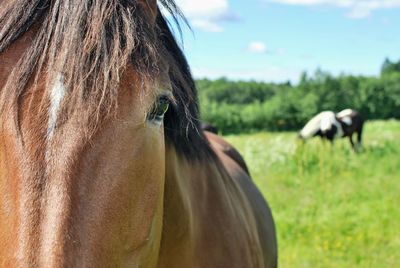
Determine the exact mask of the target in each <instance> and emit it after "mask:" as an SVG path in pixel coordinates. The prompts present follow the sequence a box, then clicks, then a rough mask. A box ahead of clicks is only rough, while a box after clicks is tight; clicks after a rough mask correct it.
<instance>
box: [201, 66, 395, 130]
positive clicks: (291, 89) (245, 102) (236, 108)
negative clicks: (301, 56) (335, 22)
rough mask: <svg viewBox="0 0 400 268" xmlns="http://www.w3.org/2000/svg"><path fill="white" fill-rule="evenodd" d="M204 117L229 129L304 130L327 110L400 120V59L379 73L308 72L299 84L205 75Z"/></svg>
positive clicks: (203, 90) (220, 128)
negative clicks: (248, 80) (237, 79)
mask: <svg viewBox="0 0 400 268" xmlns="http://www.w3.org/2000/svg"><path fill="white" fill-rule="evenodd" d="M196 85H197V88H198V93H199V99H200V105H201V106H200V109H201V119H202V120H203V121H207V122H210V123H212V124H214V125H215V126H216V127H218V129H219V130H220V131H221V132H222V133H224V134H227V133H241V132H252V131H259V130H269V131H289V130H298V129H300V128H301V127H302V126H303V125H304V124H305V123H306V122H307V121H308V120H309V119H310V118H311V117H313V116H314V115H316V114H317V113H319V112H321V111H324V110H332V111H337V112H338V111H341V110H343V109H346V108H353V109H356V110H358V111H359V112H360V113H361V114H362V115H363V116H364V118H365V119H392V118H394V119H400V61H398V62H392V61H390V60H389V59H386V60H385V61H384V63H383V64H382V67H381V73H380V75H379V76H378V77H367V76H354V75H344V74H343V75H339V76H333V75H331V74H329V73H328V72H324V71H322V70H317V71H316V72H315V73H314V74H312V75H309V74H307V73H306V72H304V73H303V74H302V75H301V78H300V81H299V83H298V84H297V85H292V84H291V83H290V82H287V83H280V84H276V83H260V82H255V81H251V82H243V81H230V80H228V79H226V78H221V79H218V80H214V81H211V80H208V79H201V80H197V81H196Z"/></svg>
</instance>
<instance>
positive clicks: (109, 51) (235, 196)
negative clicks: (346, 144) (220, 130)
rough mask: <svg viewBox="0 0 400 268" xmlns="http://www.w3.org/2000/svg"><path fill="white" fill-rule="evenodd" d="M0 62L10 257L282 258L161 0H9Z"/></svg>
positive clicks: (5, 254) (237, 264)
mask: <svg viewBox="0 0 400 268" xmlns="http://www.w3.org/2000/svg"><path fill="white" fill-rule="evenodd" d="M159 3H161V4H162V5H163V6H164V8H163V10H164V11H170V12H171V13H172V16H179V15H180V11H179V9H178V8H177V7H176V5H175V3H174V2H173V1H172V0H163V1H159ZM22 11H23V12H22ZM0 62H1V65H0V116H1V119H0V120H1V128H0V196H1V198H0V266H1V267H54V268H59V267H145V268H150V267H160V268H163V267H171V268H175V267H191V268H202V267H207V268H208V267H221V268H224V267H225V268H228V267H229V268H242V267H259V268H261V267H276V266H277V243H276V234H275V227H274V222H273V218H272V214H271V211H270V209H269V207H268V205H267V203H266V202H265V200H264V198H263V196H262V195H261V193H260V192H259V190H258V189H257V188H256V186H255V185H254V184H253V182H252V181H251V179H250V177H249V175H248V173H246V171H245V169H244V167H241V165H240V163H238V162H237V161H235V159H234V157H231V156H230V155H229V154H226V153H225V152H224V150H222V149H221V148H220V145H221V142H219V141H216V140H214V139H212V138H210V137H209V138H208V135H205V134H204V133H203V132H202V131H201V129H200V125H199V123H198V122H197V120H196V118H199V112H198V103H197V92H196V89H195V87H194V81H193V78H192V76H191V74H190V69H189V66H188V64H187V62H186V59H185V57H184V55H183V53H182V51H181V49H180V48H179V46H178V44H177V42H176V41H175V38H174V37H173V34H172V32H171V30H170V28H169V25H168V22H167V21H166V19H165V18H164V16H163V15H162V13H161V12H160V9H159V7H158V5H157V1H156V0H132V1H126V0H102V1H87V0H70V1H51V0H33V1H28V0H15V1H2V2H1V4H0ZM219 139H220V138H219Z"/></svg>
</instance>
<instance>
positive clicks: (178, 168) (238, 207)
mask: <svg viewBox="0 0 400 268" xmlns="http://www.w3.org/2000/svg"><path fill="white" fill-rule="evenodd" d="M217 154H218V156H217V155H213V156H210V158H209V159H201V160H188V159H186V158H185V157H184V156H183V155H180V154H179V153H177V152H176V150H174V148H172V147H170V146H167V156H166V161H167V165H166V180H165V192H164V225H163V233H162V241H161V248H160V261H159V267H171V265H172V264H173V265H172V266H175V267H212V266H215V263H212V262H210V263H207V260H206V259H204V257H202V255H201V254H202V252H204V250H207V249H209V248H208V247H210V246H212V247H215V248H219V247H221V248H229V250H227V252H230V250H232V251H234V250H233V249H232V248H230V247H241V248H240V250H239V251H240V252H241V253H242V255H241V256H229V259H231V260H232V259H235V258H236V257H237V258H238V259H237V260H236V263H238V265H239V267H241V266H240V265H242V267H258V265H255V263H257V264H259V263H262V262H263V260H260V259H258V258H257V257H254V252H252V249H254V245H257V244H259V241H258V238H257V237H258V235H257V234H256V233H255V230H256V227H255V225H256V223H255V222H254V221H253V220H254V215H253V214H252V212H251V211H252V209H251V208H250V205H249V203H248V199H247V197H245V193H244V192H243V191H242V188H243V185H241V182H240V179H239V178H233V177H232V176H231V174H228V171H227V169H226V166H225V164H226V163H224V164H223V163H222V162H221V156H220V155H219V152H217ZM222 157H226V156H222ZM229 161H231V162H229V163H228V164H232V165H233V166H235V167H237V168H238V169H237V171H238V172H237V174H238V175H239V177H240V176H242V175H243V176H244V177H245V178H246V179H247V178H248V177H247V175H246V173H245V172H244V171H243V170H241V169H240V168H239V167H238V166H237V165H236V164H234V162H233V161H232V160H229ZM224 232H229V233H230V235H229V238H227V237H226V235H225V234H224ZM207 237H208V238H207ZM211 241H212V243H213V244H212V245H211V244H208V243H210V242H211ZM239 241H240V243H239V244H241V245H237V244H236V243H238V242H239ZM218 243H220V244H218ZM227 243H228V244H229V246H228V245H227ZM235 250H236V249H235ZM216 254H218V253H216ZM256 254H258V253H256ZM258 256H260V255H258ZM174 257H176V258H174ZM224 257H226V256H224ZM218 258H222V257H221V256H218V257H216V259H218ZM209 259H212V256H211V255H210V256H209ZM193 260H195V261H194V262H193ZM202 261H204V263H203V264H199V263H200V262H202ZM234 262H235V261H232V263H234ZM246 262H247V263H246ZM177 263H178V264H181V265H177ZM244 263H246V264H244ZM249 263H251V264H249ZM249 265H250V266H249Z"/></svg>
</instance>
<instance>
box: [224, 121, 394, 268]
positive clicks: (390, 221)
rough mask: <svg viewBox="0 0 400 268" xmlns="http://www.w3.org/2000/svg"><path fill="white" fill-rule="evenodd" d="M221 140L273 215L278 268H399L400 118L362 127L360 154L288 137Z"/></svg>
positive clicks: (339, 145) (341, 143)
mask: <svg viewBox="0 0 400 268" xmlns="http://www.w3.org/2000/svg"><path fill="white" fill-rule="evenodd" d="M226 138H227V139H228V141H229V142H231V143H232V144H233V145H235V146H236V147H237V148H238V149H239V151H240V152H241V153H242V154H243V156H244V158H245V159H246V161H247V163H248V165H249V168H250V172H251V174H252V176H253V179H254V180H255V182H256V184H257V185H258V186H259V188H260V189H261V191H262V193H263V194H264V196H265V197H266V199H267V200H268V202H269V203H270V206H271V208H272V210H273V214H274V218H275V222H276V227H277V232H278V243H279V266H280V267H282V268H296V267H301V268H306V267H310V268H315V267H323V268H325V267H327V268H328V267H341V268H342V267H343V268H345V267H352V268H353V267H379V268H381V267H400V121H394V120H393V121H373V122H368V123H367V124H366V128H365V133H364V149H363V151H362V152H361V153H359V154H356V153H354V152H353V151H352V150H351V148H350V145H349V142H348V140H347V139H346V140H345V139H343V140H340V141H337V142H336V143H335V144H334V145H333V146H331V145H330V144H329V143H324V142H322V141H320V139H317V138H315V139H313V140H310V141H308V142H307V143H305V144H302V143H301V142H299V141H297V139H296V133H293V132H288V133H271V132H260V133H256V134H246V135H234V136H233V135H232V136H226Z"/></svg>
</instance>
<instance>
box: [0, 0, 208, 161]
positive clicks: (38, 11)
mask: <svg viewBox="0 0 400 268" xmlns="http://www.w3.org/2000/svg"><path fill="white" fill-rule="evenodd" d="M159 3H160V4H161V5H162V6H163V7H164V9H165V10H167V11H169V12H170V14H171V15H172V17H173V19H174V20H175V21H176V22H178V19H179V18H183V19H184V17H183V15H182V13H181V12H180V10H179V9H178V8H177V6H176V4H175V3H174V1H173V0H161V1H159ZM178 27H179V24H178ZM33 28H35V31H36V34H35V38H34V39H33V41H32V45H31V46H30V47H28V49H27V50H26V52H25V53H24V55H23V56H22V57H21V59H20V60H19V62H18V63H17V64H16V67H15V68H14V69H13V71H12V73H11V74H10V76H9V77H8V80H7V83H6V85H5V86H4V87H3V89H2V90H1V92H0V112H1V113H4V112H5V111H9V110H11V111H13V112H14V113H17V114H18V110H19V109H18V104H19V103H20V100H21V98H22V96H23V95H25V93H27V92H26V91H27V83H28V81H33V83H34V85H35V84H37V83H39V82H40V83H45V85H46V87H45V88H46V90H48V89H49V88H50V86H51V84H52V83H54V81H55V79H57V76H59V75H60V74H62V79H63V83H64V85H65V88H66V98H65V100H64V101H63V104H62V109H63V118H64V120H67V119H68V117H69V115H71V114H72V113H80V114H82V115H83V117H84V118H83V119H82V120H83V121H84V122H85V123H84V124H83V125H84V126H86V127H87V128H88V132H90V131H92V130H94V129H96V128H97V126H98V124H99V122H101V120H100V119H102V118H105V117H106V116H107V115H109V114H110V112H112V111H113V109H114V108H115V107H116V106H117V96H118V89H119V86H118V85H119V83H120V79H121V76H122V74H123V73H124V71H125V68H126V66H127V64H128V63H129V62H130V63H131V64H132V65H133V66H134V68H135V70H136V72H138V73H139V74H140V77H141V79H142V83H143V85H145V84H146V83H147V82H149V81H151V80H152V79H153V78H154V77H156V76H157V74H158V73H159V71H160V68H161V66H162V62H163V61H164V62H165V61H167V62H168V65H169V66H170V71H169V74H170V78H171V81H172V84H173V93H174V96H175V98H176V103H175V104H174V105H173V107H172V109H170V110H169V111H168V113H167V115H166V119H165V133H166V138H167V140H168V141H169V142H170V143H172V144H173V145H174V146H175V148H176V149H177V150H178V151H179V152H182V153H184V154H185V155H186V156H189V157H192V158H197V157H204V156H205V155H211V154H212V153H211V150H210V147H209V145H208V142H207V141H206V139H205V137H204V135H203V133H202V132H201V131H200V126H199V121H198V117H199V109H198V104H197V101H198V100H197V93H196V89H195V84H194V81H193V78H192V75H191V72H190V68H189V66H188V64H187V61H186V59H185V56H184V55H183V53H182V51H181V49H180V47H179V46H178V44H177V42H176V40H175V38H174V36H173V34H172V32H171V30H170V27H169V24H168V22H167V20H166V19H165V17H164V16H163V15H162V13H161V12H160V10H159V14H158V16H157V19H156V27H154V25H152V23H151V22H150V20H149V17H148V15H147V12H146V10H145V7H144V6H143V3H140V2H139V1H137V0H65V1H60V0H58V1H57V0H36V1H27V0H15V1H9V0H5V1H4V2H2V6H1V7H0V53H3V52H4V51H5V50H6V49H7V48H8V47H9V46H10V45H11V44H12V43H13V42H14V41H15V40H17V39H18V38H19V37H20V36H21V35H23V34H24V33H25V32H27V31H28V30H30V29H33ZM39 73H40V74H42V75H43V74H46V76H45V77H40V80H41V81H39V77H38V75H37V74H39ZM42 80H43V81H44V82H43V81H42ZM32 88H34V87H32ZM143 88H145V87H143ZM33 90H34V89H33ZM143 90H144V89H143ZM45 93H46V94H45V95H48V93H49V92H45ZM17 118H18V117H17ZM16 123H18V122H16Z"/></svg>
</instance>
